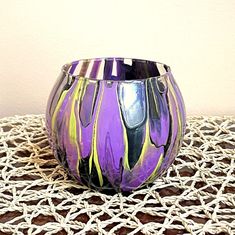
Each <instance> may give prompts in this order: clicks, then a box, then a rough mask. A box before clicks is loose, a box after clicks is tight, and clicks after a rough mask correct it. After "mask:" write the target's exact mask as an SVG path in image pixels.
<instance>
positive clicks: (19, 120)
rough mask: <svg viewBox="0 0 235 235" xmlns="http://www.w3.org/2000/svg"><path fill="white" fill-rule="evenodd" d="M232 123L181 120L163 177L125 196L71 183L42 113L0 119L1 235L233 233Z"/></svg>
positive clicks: (215, 119) (214, 119)
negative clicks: (178, 141)
mask: <svg viewBox="0 0 235 235" xmlns="http://www.w3.org/2000/svg"><path fill="white" fill-rule="evenodd" d="M234 146H235V117H228V116H227V117H188V118H187V130H186V135H185V138H184V142H183V146H182V148H181V150H180V153H179V154H178V156H177V158H176V160H175V162H174V164H173V165H172V167H170V169H169V170H168V171H167V173H166V174H165V175H164V176H163V177H161V178H159V179H157V180H156V181H155V182H154V183H153V184H151V185H149V186H147V187H145V188H142V189H140V190H136V191H134V192H132V193H130V194H117V193H109V194H105V193H101V192H96V191H94V190H90V189H88V188H86V187H84V186H80V185H78V184H77V183H76V182H74V181H73V180H72V179H71V178H69V176H68V175H67V174H66V172H65V171H64V170H63V169H62V167H61V166H60V165H59V164H58V163H57V161H56V160H55V158H54V157H53V155H52V152H51V150H50V147H49V144H48V140H47V136H46V131H45V123H44V116H43V115H26V116H14V117H8V118H3V119H0V186H1V187H0V234H59V235H60V234H167V235H171V234H172V235H174V234H175V235H176V234H207V235H210V234H220V235H225V234H233V233H235V149H234Z"/></svg>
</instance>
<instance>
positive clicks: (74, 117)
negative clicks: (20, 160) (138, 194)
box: [46, 58, 185, 191]
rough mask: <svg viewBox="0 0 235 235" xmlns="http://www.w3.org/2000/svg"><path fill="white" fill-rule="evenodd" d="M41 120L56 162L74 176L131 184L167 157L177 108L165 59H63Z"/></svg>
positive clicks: (179, 133) (120, 186) (171, 154)
mask: <svg viewBox="0 0 235 235" xmlns="http://www.w3.org/2000/svg"><path fill="white" fill-rule="evenodd" d="M46 125H47V130H48V134H49V140H50V143H51V146H52V148H53V151H54V154H55V156H56V158H57V159H58V161H59V162H60V163H61V164H62V165H63V166H64V167H65V168H66V169H68V171H69V172H70V174H71V175H73V176H74V177H75V178H76V179H77V180H78V181H79V182H80V183H83V184H86V185H88V186H90V187H94V188H97V189H109V188H114V189H116V190H118V191H120V190H121V191H131V190H134V189H136V188H139V187H141V186H143V185H145V184H147V183H150V182H152V181H153V180H155V179H156V177H158V176H160V175H161V174H162V173H163V172H164V171H166V170H167V169H168V168H169V166H170V165H171V164H172V162H173V160H174V158H175V157H176V155H177V153H178V151H179V148H180V146H181V143H182V138H183V135H184V131H185V108H184V102H183V98H182V95H181V93H180V90H179V88H178V86H177V84H176V82H175V80H174V78H173V76H172V74H171V70H170V68H169V66H166V65H164V64H162V63H158V62H153V61H147V60H140V59H124V58H97V59H85V60H79V61H75V62H72V63H70V64H67V65H65V66H63V68H62V71H61V74H60V76H59V78H58V79H57V82H56V84H55V86H54V88H53V90H52V92H51V94H50V97H49V100H48V105H47V115H46Z"/></svg>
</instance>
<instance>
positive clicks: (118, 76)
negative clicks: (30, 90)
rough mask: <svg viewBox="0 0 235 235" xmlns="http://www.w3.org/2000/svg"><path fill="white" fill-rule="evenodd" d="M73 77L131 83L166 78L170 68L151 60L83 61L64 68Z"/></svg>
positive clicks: (103, 59) (106, 59)
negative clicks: (152, 78) (131, 81)
mask: <svg viewBox="0 0 235 235" xmlns="http://www.w3.org/2000/svg"><path fill="white" fill-rule="evenodd" d="M62 69H63V71H64V72H65V73H67V74H68V75H69V76H72V77H85V78H88V79H91V80H110V81H125V80H126V81H130V80H145V79H147V78H151V77H160V76H164V75H165V74H167V73H168V72H169V71H170V67H169V66H167V65H165V64H162V63H159V62H154V61H150V60H142V59H132V58H115V57H113V58H111V57H110V58H95V59H81V60H77V61H74V62H72V63H69V64H66V65H64V66H63V68H62Z"/></svg>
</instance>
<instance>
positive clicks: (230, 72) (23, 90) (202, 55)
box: [0, 0, 235, 117]
mask: <svg viewBox="0 0 235 235" xmlns="http://www.w3.org/2000/svg"><path fill="white" fill-rule="evenodd" d="M0 3H1V8H0V117H4V116H10V115H15V114H31V113H35V114H39V113H44V112H45V106H46V102H47V98H48V95H49V92H50V90H51V88H52V86H53V84H54V82H55V79H56V77H57V75H58V74H59V71H60V68H61V66H62V65H63V64H65V63H66V62H70V61H73V60H76V59H79V58H87V57H89V58H90V57H101V56H124V57H137V58H146V59H152V60H157V61H160V62H164V63H166V64H168V65H170V66H171V68H172V70H173V73H174V76H175V78H176V81H177V83H178V85H179V86H180V88H181V91H182V93H183V96H184V99H185V103H186V109H187V113H188V115H193V114H198V115H199V114H206V115H224V114H233V115H235V98H234V95H235V94H234V93H235V92H234V88H235V0H195V1H194V0H191V1H190V0H177V1H172V0H148V1H147V0H145V1H138V0H135V1H132V0H129V1H128V0H119V1H114V0H113V1H112V0H107V1H104V0H103V1H102V0H99V1H88V0H86V1H79V0H74V1H73V0H67V1H65V0H57V1H55V0H50V1H48V0H47V1H46V0H40V1H36V0H35V1H32V0H22V1H20V0H19V1H17V0H15V1H13V0H8V1H3V0H0Z"/></svg>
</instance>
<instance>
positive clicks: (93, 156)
mask: <svg viewBox="0 0 235 235" xmlns="http://www.w3.org/2000/svg"><path fill="white" fill-rule="evenodd" d="M100 84H101V86H102V90H101V95H100V99H99V103H98V107H97V112H96V116H95V122H94V127H93V139H92V149H91V156H90V159H89V174H91V169H92V160H94V163H95V167H96V170H97V173H98V177H99V182H100V186H103V176H102V173H101V169H100V165H99V159H98V153H97V125H98V118H99V113H100V107H101V103H102V99H103V94H104V87H103V86H104V85H103V84H102V83H100Z"/></svg>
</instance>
